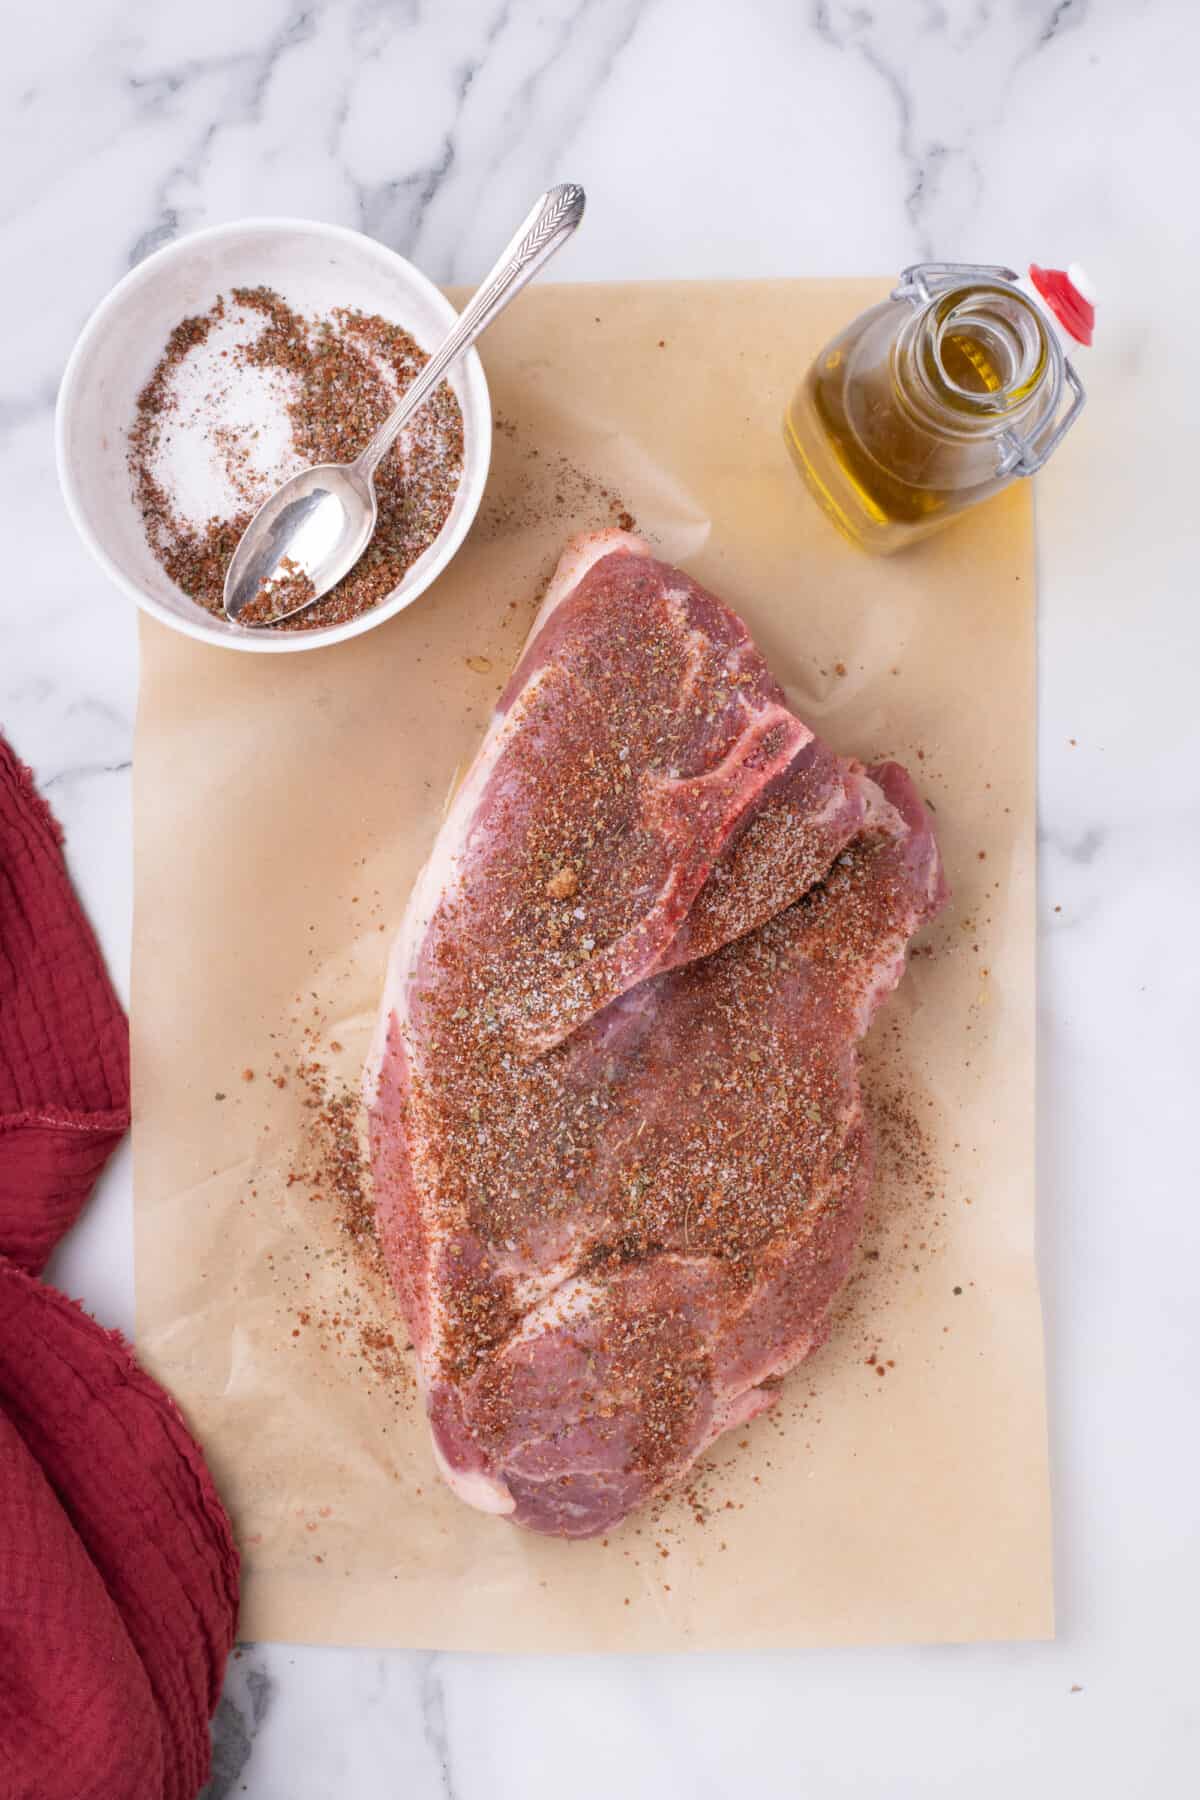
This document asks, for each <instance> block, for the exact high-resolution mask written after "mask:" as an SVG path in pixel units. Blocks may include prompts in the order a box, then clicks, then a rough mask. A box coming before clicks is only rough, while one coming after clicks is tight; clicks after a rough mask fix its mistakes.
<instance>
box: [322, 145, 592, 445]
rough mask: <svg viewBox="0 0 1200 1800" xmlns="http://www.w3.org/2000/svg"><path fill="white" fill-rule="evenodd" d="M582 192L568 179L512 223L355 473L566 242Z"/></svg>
mask: <svg viewBox="0 0 1200 1800" xmlns="http://www.w3.org/2000/svg"><path fill="white" fill-rule="evenodd" d="M583 207H584V192H583V189H582V188H581V187H578V186H577V185H576V184H575V183H574V182H573V181H567V182H563V183H562V185H561V186H560V187H552V188H551V189H550V190H549V192H548V193H545V194H543V195H542V197H541V199H540V200H539V201H538V203H537V205H536V206H535V207H534V208H533V210H532V212H531V213H530V214H529V217H528V218H527V219H526V220H525V221H524V222H523V224H522V225H521V226H520V227H519V228H518V230H517V234H516V236H515V237H514V238H513V240H512V242H511V243H510V244H509V245H508V246H507V248H506V249H505V251H504V254H503V255H502V256H501V257H500V260H499V261H498V262H497V263H496V266H495V267H494V268H493V270H492V272H491V274H490V275H488V276H487V277H486V279H485V280H484V281H483V282H482V283H481V284H480V286H479V287H478V288H477V289H476V290H475V292H474V294H472V296H471V298H470V300H469V301H468V302H467V304H466V306H465V307H464V308H463V310H462V312H461V313H460V314H459V317H458V323H457V324H456V325H455V327H454V329H453V331H452V332H451V333H450V335H449V337H448V338H447V339H446V341H445V342H444V343H443V345H442V346H441V348H440V350H435V352H434V354H433V355H432V356H431V357H430V358H429V361H428V362H427V363H426V364H425V367H424V368H423V369H422V370H421V373H420V374H419V375H418V376H417V379H416V380H415V381H414V382H413V384H412V386H411V387H410V388H407V389H406V390H405V392H404V394H403V395H402V396H401V398H400V400H399V401H398V403H397V405H396V407H395V409H394V410H393V411H392V412H391V413H389V414H388V417H387V418H386V419H385V420H384V421H383V424H382V425H380V426H379V428H378V429H377V430H376V432H375V434H374V436H373V437H372V438H371V441H370V442H369V443H368V445H367V447H366V449H365V450H363V451H362V452H361V454H360V455H359V456H358V457H357V458H356V460H355V464H354V466H355V468H356V469H357V470H358V472H359V474H360V475H362V476H363V477H364V478H365V479H367V480H369V479H370V477H371V476H372V475H373V474H374V473H375V470H376V468H377V467H378V464H379V462H380V459H381V458H382V457H383V456H384V455H385V454H386V452H387V451H388V450H389V449H390V447H391V445H392V443H393V441H394V440H395V437H396V434H397V432H399V431H400V430H401V428H402V427H403V426H404V425H406V424H407V423H408V421H409V419H411V418H412V416H413V414H414V413H415V412H416V411H417V408H418V407H420V406H423V405H424V404H425V402H426V400H427V399H428V398H429V396H430V394H432V393H433V391H434V389H435V388H436V387H437V385H438V383H439V382H440V381H441V379H442V377H443V375H444V374H445V373H446V370H447V369H448V368H449V367H450V364H451V363H452V362H453V361H454V360H455V358H456V357H458V356H461V355H462V353H463V351H464V350H468V349H470V347H471V345H472V344H473V343H474V342H475V339H476V338H477V337H479V335H480V334H481V332H484V331H486V330H487V328H488V326H489V325H490V324H491V323H492V320H493V319H495V318H497V317H498V316H499V315H500V313H502V312H503V311H504V308H505V307H506V306H507V305H508V303H509V301H510V300H512V299H515V297H516V296H517V294H519V293H520V291H521V289H522V288H523V287H524V286H525V284H526V282H527V281H531V280H532V279H533V277H534V276H535V275H536V274H537V272H538V270H539V269H540V268H541V267H542V265H543V264H544V263H547V262H549V260H550V258H551V257H552V256H553V255H554V253H555V251H556V250H559V249H561V248H562V246H563V244H565V243H566V241H567V239H568V238H569V237H570V235H571V233H572V232H573V231H574V229H575V227H576V226H577V225H578V223H579V221H580V219H582V217H583Z"/></svg>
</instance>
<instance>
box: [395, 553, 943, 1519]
mask: <svg viewBox="0 0 1200 1800" xmlns="http://www.w3.org/2000/svg"><path fill="white" fill-rule="evenodd" d="M943 896H944V887H943V882H942V875H941V867H940V862H939V860H938V856H937V851H936V847H935V845H934V842H933V838H932V834H931V832H930V830H929V826H928V821H927V819H926V816H925V813H924V809H923V807H922V806H921V803H920V800H919V799H918V797H917V795H916V793H915V791H914V790H913V788H912V785H911V783H910V782H909V780H908V778H907V776H906V775H905V774H904V772H903V770H901V769H899V768H898V767H896V766H895V765H886V766H885V767H883V768H881V769H877V770H874V771H872V772H870V773H868V772H867V771H865V770H863V769H862V768H861V767H860V766H859V765H857V764H853V763H850V762H846V761H844V760H842V759H840V758H838V757H836V756H835V755H834V754H833V753H832V752H831V751H830V750H828V749H827V748H826V747H825V746H824V745H823V744H821V743H820V742H819V740H817V739H816V738H815V737H814V736H813V734H812V733H811V732H810V731H809V730H808V728H807V727H806V726H804V725H803V724H802V723H801V722H800V721H799V720H798V719H797V718H796V717H795V715H794V714H792V713H791V712H790V711H789V709H788V707H787V705H786V702H785V700H784V697H783V694H782V692H781V690H780V689H779V687H778V686H777V684H776V683H775V681H774V680H773V679H772V677H771V675H770V673H769V671H768V670H767V668H766V665H765V664H764V662H763V660H762V658H761V656H760V655H759V653H758V652H757V650H756V649H755V647H754V645H753V644H752V643H751V641H750V638H749V636H748V634H747V632H746V629H745V627H744V626H743V625H742V623H741V621H740V620H738V619H737V618H736V617H735V616H734V615H733V614H731V613H730V612H729V611H728V610H727V609H726V608H725V607H723V606H722V605H721V604H720V603H719V602H718V601H716V600H714V599H713V598H712V596H711V595H709V594H707V593H705V592H704V590H703V589H701V588H699V587H697V586H696V584H695V583H694V582H692V581H691V580H690V579H689V578H688V577H687V576H685V575H682V574H681V573H679V572H678V571H677V570H673V569H670V568H668V567H666V566H664V565H663V564H661V563H658V562H656V561H655V560H654V559H653V557H652V556H651V555H650V553H649V549H648V547H647V546H646V545H645V544H644V543H643V542H642V541H641V540H640V539H637V538H634V537H631V536H629V535H627V534H624V533H619V532H608V533H601V534H599V535H598V536H596V537H594V538H590V539H585V540H581V541H579V542H578V543H576V544H575V545H573V546H571V547H570V548H569V549H568V552H567V554H566V555H565V556H564V558H563V561H562V563H561V564H560V566H559V570H558V572H557V574H556V577H555V579H554V582H553V583H552V585H551V588H550V591H549V592H548V594H547V597H546V601H545V603H544V605H543V607H542V610H541V612H540V613H539V615H538V618H537V620H536V621H535V624H534V628H533V631H532V633H531V636H530V640H529V644H528V645H527V648H526V651H525V654H524V656H523V658H522V660H521V662H520V664H519V666H518V668H517V670H516V672H515V674H514V675H513V678H512V680H511V681H510V683H509V685H508V688H507V689H506V691H505V693H504V695H503V696H502V697H501V701H500V704H499V707H498V709H497V713H496V716H495V719H494V720H493V723H492V726H491V728H490V730H489V732H488V735H487V737H486V739H485V741H484V744H483V746H482V748H481V750H480V752H479V755H478V757H477V759H476V762H475V764H474V765H473V767H472V770H471V772H470V774H469V775H468V776H467V779H466V781H465V782H464V784H463V787H462V788H461V789H460V791H459V794H458V796H457V797H456V800H455V802H454V805H453V807H452V808H451V811H450V814H449V816H448V818H447V820H446V823H445V825H444V827H443V830H442V832H441V834H440V836H439V839H438V843H437V845H436V846H435V849H434V853H433V856H432V857H431V859H430V862H429V864H428V865H427V867H426V869H425V870H424V872H423V873H422V875H421V877H420V878H419V880H418V883H417V886H416V888H415V890H414V893H413V896H412V899H411V901H410V903H409V908H408V911H407V914H406V917H405V920H404V923H403V925H402V928H401V931H400V934H399V937H398V939H397V943H396V947H395V950H394V953H393V958H392V963H391V968H390V972H389V978H388V986H387V992H386V994H385V999H384V1005H383V1009H382V1013H381V1019H380V1028H379V1033H378V1036H377V1041H376V1046H375V1050H374V1053H373V1056H372V1059H371V1063H370V1065H369V1067H368V1071H367V1078H366V1079H367V1097H368V1102H369V1106H370V1122H371V1143H372V1166H373V1172H374V1183H375V1192H376V1204H377V1214H378V1220H379V1225H380V1232H381V1237H382V1241H383V1244H384V1249H385V1252H386V1255H387V1257H388V1261H389V1265H390V1267H391V1269H392V1272H393V1275H394V1278H395V1282H396V1285H397V1289H398V1292H399V1294H400V1298H401V1301H402V1304H403V1306H404V1310H405V1314H406V1317H407V1320H408V1323H409V1327H410V1330H411V1332H412V1336H413V1341H414V1345H415V1347H416V1350H417V1353H418V1356H419V1358H420V1363H421V1368H422V1375H423V1382H424V1387H425V1392H426V1400H427V1405H428V1409H429V1416H430V1423H431V1427H432V1432H433V1441H434V1448H435V1452H436V1454H437V1457H438V1460H439V1463H440V1465H441V1467H442V1470H443V1473H444V1474H445V1476H446V1479H447V1480H448V1481H449V1483H450V1485H451V1486H452V1487H453V1488H454V1489H455V1491H456V1492H457V1493H458V1494H459V1495H460V1496H461V1497H462V1498H463V1499H464V1500H466V1501H468V1502H469V1503H470V1504H472V1505H475V1506H478V1507H480V1508H482V1509H483V1510H485V1511H490V1512H497V1513H506V1514H508V1515H509V1516H510V1517H512V1518H513V1519H514V1520H515V1521H516V1522H517V1523H519V1524H523V1525H527V1526H529V1527H531V1528H532V1529H534V1530H539V1531H545V1532H552V1533H557V1534H560V1535H564V1536H580V1537H582V1536H588V1535H591V1534H593V1533H595V1532H598V1531H602V1530H605V1529H607V1528H608V1527H609V1526H611V1525H612V1524H614V1523H615V1522H616V1521H617V1520H619V1519H620V1518H622V1517H623V1516H624V1515H625V1514H626V1513H628V1512H629V1511H630V1509H631V1508H632V1507H634V1506H636V1505H638V1504H639V1503H640V1502H641V1501H643V1500H644V1499H646V1498H647V1496H648V1495H649V1494H651V1493H652V1492H654V1491H655V1490H656V1489H657V1488H659V1487H661V1486H662V1485H663V1484H664V1483H666V1482H668V1481H670V1480H672V1479H674V1478H675V1477H676V1476H677V1475H678V1474H679V1473H680V1472H681V1471H682V1470H683V1469H685V1468H686V1467H687V1466H688V1465H689V1464H690V1463H691V1462H692V1461H694V1460H695V1458H696V1456H698V1455H699V1454H700V1453H701V1452H702V1451H703V1449H704V1448H705V1447H706V1446H707V1445H708V1444H709V1443H711V1442H712V1440H713V1439H714V1438H715V1437H716V1436H717V1435H718V1434H719V1433H720V1432H722V1431H724V1430H726V1429H728V1428H729V1427H731V1426H733V1425H736V1424H739V1423H741V1422H744V1421H745V1420H747V1419H749V1418H750V1417H752V1416H753V1415H754V1414H755V1413H757V1412H759V1411H761V1410H762V1409H763V1408H764V1407H765V1406H767V1405H769V1404H770V1402H771V1399H772V1398H773V1395H774V1392H775V1388H774V1386H773V1385H764V1384H766V1383H772V1382H773V1381H774V1379H775V1378H776V1377H778V1376H779V1375H780V1374H782V1373H783V1371H784V1370H786V1369H787V1368H789V1367H791V1366H792V1365H793V1364H795V1363H796V1362H798V1361H799V1360H801V1359H802V1358H803V1357H804V1356H805V1355H807V1354H808V1353H809V1351H810V1350H811V1349H812V1348H813V1347H814V1346H815V1345H816V1344H817V1343H819V1342H820V1341H821V1339H822V1337H823V1335H824V1332H825V1330H826V1315H827V1312H828V1308H829V1303H830V1301H831V1299H832V1297H833V1295H834V1294H835V1293H836V1291H837V1289H838V1287H839V1286H840V1285H841V1283H842V1281H843V1280H844V1278H845V1275H846V1273H847V1270H848V1267H849V1263H850V1259H851V1257H852V1254H853V1250H854V1246H855V1243H856V1241H857V1237H858V1233H859V1229H860V1225H861V1216H862V1210H863V1204H864V1197H865V1192H866V1187H867V1183H868V1180H869V1162H870V1159H869V1147H868V1142H867V1133H866V1128H865V1124H864V1120H863V1113H862V1104H861V1100H860V1097H859V1092H858V1081H857V1072H856V1045H857V1042H858V1039H859V1038H860V1037H861V1036H862V1033H863V1032H864V1031H865V1030H866V1028H867V1025H868V1023H869V1021H870V1017H871V1014H872V1012H873V1011H874V1008H875V1006H876V1004H877V1003H878V1001H879V999H880V998H881V997H882V996H883V995H884V994H886V993H887V992H888V991H890V989H891V988H892V987H893V986H894V985H895V983H896V981H897V980H898V979H899V976H900V973H901V971H902V968H903V961H904V952H905V946H906V944H907V941H908V939H909V937H910V936H911V934H912V932H913V931H914V930H915V929H916V928H917V927H918V926H919V925H920V924H921V923H922V922H923V921H924V920H925V919H926V918H928V917H930V916H932V914H933V913H934V912H935V911H936V910H937V907H938V906H939V905H940V904H941V901H942V898H943Z"/></svg>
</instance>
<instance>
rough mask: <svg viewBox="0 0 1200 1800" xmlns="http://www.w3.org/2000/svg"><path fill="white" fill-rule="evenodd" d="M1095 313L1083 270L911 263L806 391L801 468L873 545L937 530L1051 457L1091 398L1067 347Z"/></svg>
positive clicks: (797, 450)
mask: <svg viewBox="0 0 1200 1800" xmlns="http://www.w3.org/2000/svg"><path fill="white" fill-rule="evenodd" d="M1093 318H1094V311H1093V307H1092V302H1091V295H1090V292H1089V289H1088V285H1087V280H1086V277H1085V276H1084V275H1083V272H1082V270H1077V269H1075V268H1072V269H1071V270H1070V271H1067V272H1063V271H1058V270H1046V269H1040V268H1038V267H1037V266H1036V265H1034V267H1033V268H1032V269H1031V270H1030V275H1029V278H1028V279H1027V280H1022V279H1021V278H1020V277H1019V276H1018V275H1017V274H1016V272H1015V271H1014V270H1012V269H1005V268H994V267H991V266H989V265H985V264H977V263H922V264H919V265H917V266H915V267H913V268H911V269H906V270H905V272H904V274H903V275H902V276H901V279H900V285H899V286H898V287H897V288H896V289H895V290H894V292H893V293H892V295H891V297H890V298H889V299H888V300H885V301H884V302H883V303H882V304H881V305H879V306H874V307H871V308H870V309H869V310H868V311H867V312H865V313H863V314H862V315H861V316H860V317H859V318H857V319H854V320H853V321H852V322H851V323H850V324H849V325H848V326H847V327H846V329H845V330H844V331H842V332H841V333H839V335H838V336H837V337H835V338H834V339H833V341H832V343H830V344H828V345H827V346H826V347H825V349H824V350H823V351H822V352H821V354H820V355H819V356H818V357H817V359H816V361H815V362H814V363H813V365H812V367H811V369H810V370H809V371H808V374H807V375H806V377H805V379H804V381H803V382H802V383H801V385H800V387H799V389H798V390H797V392H796V394H795V396H794V398H793V400H792V403H791V405H790V406H789V408H788V411H787V416H786V420H785V434H786V437H787V442H788V446H789V448H790V450H791V452H792V455H793V458H794V460H795V462H796V463H797V465H798V467H799V469H800V473H801V474H802V475H803V477H804V479H805V481H806V482H807V483H808V486H809V488H810V489H811V491H812V493H813V494H814V496H815V497H816V499H817V500H818V502H819V503H820V505H821V506H822V507H823V508H824V510H825V511H826V513H827V514H828V515H829V517H830V518H831V519H832V520H833V522H834V523H835V524H836V525H837V526H838V527H839V529H840V530H841V531H842V532H843V533H844V534H845V535H846V536H847V537H849V538H850V539H852V540H853V541H854V542H855V543H857V544H860V545H861V546H862V547H863V548H864V549H866V550H870V551H874V552H876V553H879V554H884V555H886V554H888V553H890V552H891V551H894V550H898V549H900V548H902V547H903V546H904V545H906V544H910V543H914V542H916V541H917V540H919V539H920V538H923V537H926V536H928V535H929V534H930V533H931V532H933V531H937V530H939V529H940V528H941V526H943V525H945V524H947V523H949V521H950V520H951V519H953V518H954V517H956V516H957V514H959V513H961V512H963V511H964V510H965V509H966V508H967V507H971V506H974V505H976V504H977V503H978V502H979V501H981V500H985V499H987V498H988V497H989V496H990V495H992V494H995V493H997V492H998V491H999V490H1000V489H1001V488H1004V487H1007V486H1008V484H1009V483H1010V482H1011V481H1013V480H1016V479H1017V478H1018V477H1020V476H1024V475H1032V474H1033V473H1034V471H1035V470H1037V469H1039V468H1041V466H1042V464H1043V463H1044V462H1045V461H1046V459H1047V457H1048V456H1049V455H1050V454H1051V452H1052V451H1053V450H1054V449H1055V447H1056V446H1057V445H1058V443H1059V442H1060V441H1061V439H1062V437H1063V435H1064V433H1065V432H1066V431H1067V430H1068V429H1069V428H1070V426H1071V425H1072V424H1073V423H1074V421H1075V419H1076V418H1077V417H1078V414H1079V411H1080V409H1081V407H1082V406H1083V402H1084V391H1083V385H1082V383H1081V382H1080V380H1079V377H1078V375H1077V374H1076V372H1075V369H1074V367H1073V365H1072V364H1071V362H1070V360H1069V357H1068V354H1067V352H1068V350H1069V349H1073V348H1074V346H1075V345H1076V344H1077V343H1090V342H1091V331H1092V322H1093ZM1064 403H1065V409H1064Z"/></svg>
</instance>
